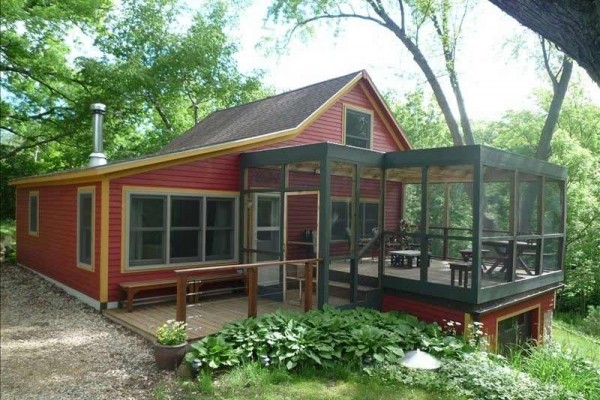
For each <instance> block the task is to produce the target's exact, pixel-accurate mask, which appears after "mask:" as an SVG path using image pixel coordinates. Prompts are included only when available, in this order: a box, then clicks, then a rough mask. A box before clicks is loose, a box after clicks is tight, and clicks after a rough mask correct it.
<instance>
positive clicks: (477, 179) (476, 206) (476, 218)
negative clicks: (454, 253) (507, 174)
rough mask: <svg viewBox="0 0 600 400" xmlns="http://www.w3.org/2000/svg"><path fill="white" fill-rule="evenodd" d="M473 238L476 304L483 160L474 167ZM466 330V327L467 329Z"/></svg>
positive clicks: (477, 295)
mask: <svg viewBox="0 0 600 400" xmlns="http://www.w3.org/2000/svg"><path fill="white" fill-rule="evenodd" d="M473 168H474V170H473V200H472V201H473V203H472V207H473V238H472V241H473V242H472V243H471V246H472V251H473V252H472V254H473V256H472V259H471V294H472V296H473V297H472V298H473V299H474V303H477V301H478V298H479V281H480V280H481V263H482V261H483V260H482V259H481V258H482V256H481V236H482V233H483V224H482V223H481V220H482V218H483V215H484V212H485V209H484V207H485V202H484V201H483V200H482V199H483V198H484V193H483V183H482V182H483V173H482V169H483V166H482V164H481V160H479V161H477V162H476V163H475V165H473ZM465 328H466V327H465Z"/></svg>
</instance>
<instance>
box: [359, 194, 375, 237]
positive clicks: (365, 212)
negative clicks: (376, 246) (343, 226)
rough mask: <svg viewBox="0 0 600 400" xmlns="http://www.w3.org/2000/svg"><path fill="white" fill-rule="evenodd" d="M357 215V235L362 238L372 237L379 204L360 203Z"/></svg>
mask: <svg viewBox="0 0 600 400" xmlns="http://www.w3.org/2000/svg"><path fill="white" fill-rule="evenodd" d="M358 211H359V213H358V221H359V229H360V230H359V234H360V235H361V236H362V237H363V238H364V237H374V236H375V231H374V229H375V228H377V226H378V225H379V224H378V222H379V221H378V216H379V204H377V203H361V205H360V208H359V210H358Z"/></svg>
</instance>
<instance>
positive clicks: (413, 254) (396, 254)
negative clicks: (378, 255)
mask: <svg viewBox="0 0 600 400" xmlns="http://www.w3.org/2000/svg"><path fill="white" fill-rule="evenodd" d="M389 254H390V259H391V262H392V267H401V268H402V267H406V268H412V267H413V260H414V259H416V261H417V262H416V266H417V268H418V267H420V266H421V252H420V251H419V250H392V251H390V252H389ZM429 257H431V253H427V266H429Z"/></svg>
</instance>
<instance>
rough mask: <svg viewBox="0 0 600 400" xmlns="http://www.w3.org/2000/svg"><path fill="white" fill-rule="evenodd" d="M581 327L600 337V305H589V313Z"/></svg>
mask: <svg viewBox="0 0 600 400" xmlns="http://www.w3.org/2000/svg"><path fill="white" fill-rule="evenodd" d="M581 329H582V330H583V331H584V332H585V333H587V334H589V335H593V336H598V337H600V306H588V314H587V316H586V317H585V318H584V319H583V321H582V322H581Z"/></svg>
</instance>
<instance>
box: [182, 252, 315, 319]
mask: <svg viewBox="0 0 600 400" xmlns="http://www.w3.org/2000/svg"><path fill="white" fill-rule="evenodd" d="M319 261H320V259H318V258H312V259H303V260H286V261H279V260H275V261H265V262H259V263H254V264H230V265H219V266H214V267H200V268H190V269H179V270H176V271H175V275H176V277H177V315H176V319H177V321H183V322H186V319H187V316H186V305H187V301H186V298H187V295H188V293H187V288H188V283H189V281H190V280H195V281H199V282H202V277H203V276H206V275H207V274H208V273H211V272H212V273H214V272H217V273H218V272H227V271H232V270H233V271H239V270H244V271H246V272H247V282H248V288H247V289H248V317H256V315H257V313H258V269H259V268H265V267H273V266H276V265H289V264H304V277H305V285H304V311H305V312H306V311H309V310H311V309H312V307H313V296H312V293H313V267H314V266H315V265H317V266H318V265H319ZM284 279H285V277H284Z"/></svg>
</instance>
